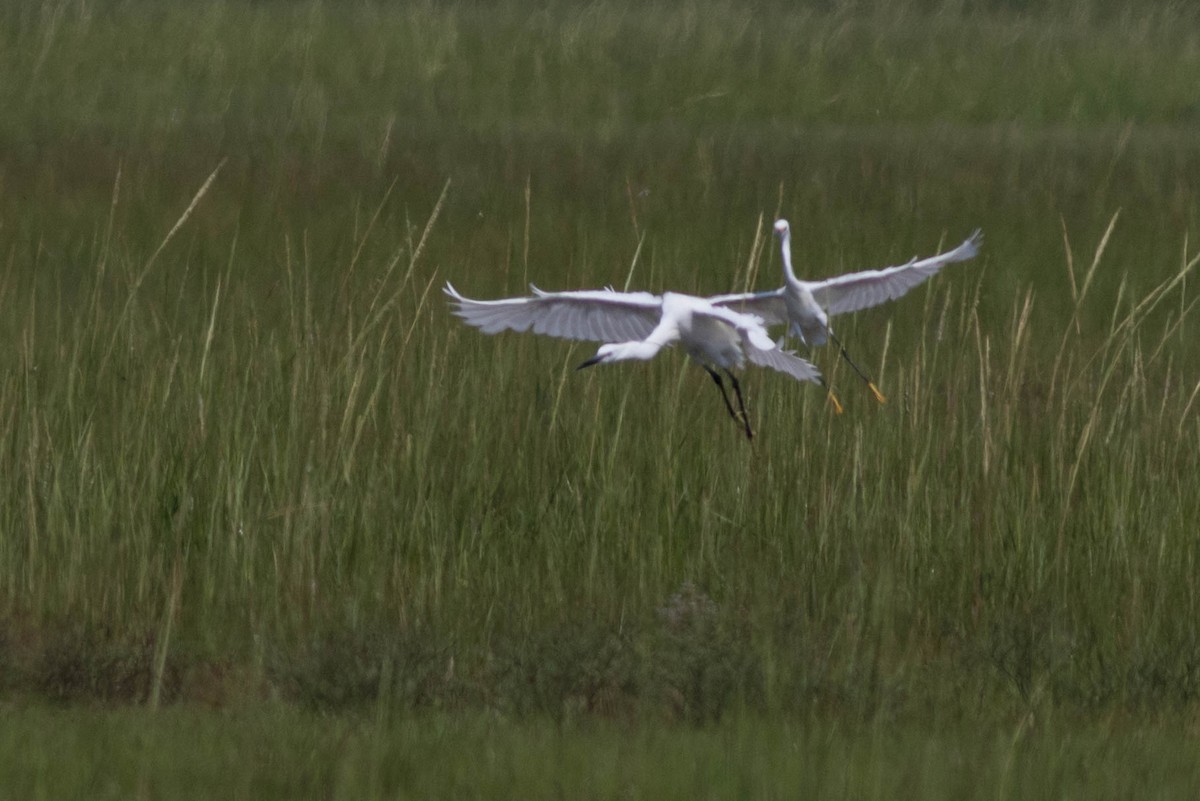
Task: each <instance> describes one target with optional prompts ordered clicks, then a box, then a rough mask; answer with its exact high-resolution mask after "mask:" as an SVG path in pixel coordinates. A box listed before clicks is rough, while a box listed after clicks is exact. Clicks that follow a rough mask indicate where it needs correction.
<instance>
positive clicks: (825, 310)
mask: <svg viewBox="0 0 1200 801" xmlns="http://www.w3.org/2000/svg"><path fill="white" fill-rule="evenodd" d="M775 233H776V234H777V235H778V236H779V247H780V250H781V253H782V256H783V277H784V285H783V286H781V287H780V288H779V289H774V290H771V291H769V292H747V293H741V294H734V295H717V296H716V297H712V298H709V302H711V303H712V304H713V305H715V306H718V307H725V308H730V309H734V310H736V311H740V312H743V313H746V314H752V315H755V316H757V317H759V318H761V319H762V320H763V322H764V323H765V324H766V325H776V324H783V323H786V324H787V326H788V331H789V333H792V334H795V335H796V336H798V337H799V338H800V340H801V341H802V342H804V344H805V345H808V346H810V347H811V346H816V345H823V344H825V341H826V340H827V339H828V338H833V340H834V342H835V343H836V344H837V346H838V348H839V349H840V350H841V353H842V356H843V357H844V358H845V359H846V361H847V362H848V363H849V364H850V366H851V367H853V368H854V370H855V372H857V373H858V374H859V375H860V376H861V377H862V379H863V380H864V381H866V382H867V385H868V386H869V387H870V388H871V391H872V392H874V393H875V397H876V398H878V399H879V401H880V403H882V402H883V401H884V397H883V395H882V393H880V392H879V390H878V388H876V387H875V384H874V382H873V381H871V379H870V378H868V377H867V375H866V374H865V373H863V371H862V370H860V369H859V368H858V366H857V365H856V364H855V363H854V362H853V361H851V359H850V355H849V354H848V353H847V352H846V349H845V348H844V347H843V346H842V343H841V342H839V341H838V339H837V337H836V336H834V334H833V329H832V328H831V327H830V325H829V318H830V317H832V316H833V315H835V314H843V313H846V312H853V311H859V310H860V309H868V308H871V307H872V306H878V305H879V304H881V303H886V302H887V301H889V300H895V299H896V298H899V297H901V296H903V295H904V294H905V293H907V292H908V291H909V290H911V289H912V288H913V287H915V286H917V285H919V284H921V283H922V282H924V281H925V280H927V279H928V278H930V277H931V276H933V275H936V274H937V272H938V271H939V270H941V269H942V268H943V267H945V266H946V265H947V264H952V263H954V262H959V261H966V260H968V259H973V258H975V256H976V254H978V253H979V245H980V242H982V240H983V233H982V232H981V231H978V230H976V231H975V233H973V234H971V236H970V237H969V238H968V239H967V240H966V241H964V242H963V243H962V244H961V245H959V246H958V247H956V248H954V250H951V251H948V252H946V253H942V254H940V255H937V256H933V257H931V258H928V259H921V260H919V261H918V260H917V259H913V260H912V261H910V262H909V263H908V264H902V265H899V266H896V267H886V268H884V269H882V270H863V271H862V272H855V273H847V274H846V275H839V276H835V277H833V278H826V279H823V280H821V281H803V280H801V279H800V278H798V277H796V273H795V270H794V269H793V268H792V233H791V228H790V226H789V225H788V222H787V220H778V221H776V223H775Z"/></svg>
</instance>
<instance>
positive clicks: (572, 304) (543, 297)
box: [442, 284, 662, 342]
mask: <svg viewBox="0 0 1200 801" xmlns="http://www.w3.org/2000/svg"><path fill="white" fill-rule="evenodd" d="M531 288H532V289H533V292H534V294H533V296H532V297H527V298H504V299H502V300H472V299H470V298H465V297H463V296H462V295H460V294H459V293H458V291H457V290H456V289H455V288H454V287H453V286H451V285H450V284H446V286H445V288H444V289H443V290H442V291H444V292H445V293H446V294H447V295H449V296H450V298H451V299H452V302H454V303H455V304H457V306H458V307H457V308H456V309H455V310H454V313H455V314H457V315H458V316H459V317H461V318H462V319H463V320H464V321H465V322H466V323H467V325H472V326H474V327H476V328H478V329H479V330H480V331H482V332H483V333H485V334H496V333H499V332H501V331H518V332H521V331H532V332H533V333H535V334H543V335H545V336H550V337H560V338H562V339H582V340H590V341H592V342H627V341H629V340H636V339H645V338H646V337H647V336H649V335H650V332H651V331H653V330H654V326H655V325H657V324H658V320H659V317H660V316H661V309H662V300H661V299H660V298H659V297H658V296H656V295H652V294H650V293H649V292H613V291H611V290H584V291H580V292H543V291H542V290H540V289H538V288H537V287H531Z"/></svg>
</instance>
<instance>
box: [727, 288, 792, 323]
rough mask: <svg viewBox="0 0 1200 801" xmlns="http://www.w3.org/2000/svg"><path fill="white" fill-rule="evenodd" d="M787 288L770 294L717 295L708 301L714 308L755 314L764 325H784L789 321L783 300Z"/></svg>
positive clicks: (772, 291) (774, 290) (775, 290)
mask: <svg viewBox="0 0 1200 801" xmlns="http://www.w3.org/2000/svg"><path fill="white" fill-rule="evenodd" d="M784 290H785V287H780V288H779V289H772V290H771V291H770V292H748V293H742V294H736V295H716V296H714V297H711V298H709V299H708V302H709V303H711V304H713V305H714V306H721V307H723V308H727V309H733V310H734V311H737V312H741V313H742V314H753V315H754V316H755V317H759V318H761V319H762V321H763V324H764V325H782V324H784V323H786V322H787V321H788V316H787V304H786V302H785V301H784V299H783V293H784Z"/></svg>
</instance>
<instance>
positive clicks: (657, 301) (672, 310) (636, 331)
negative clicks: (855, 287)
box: [444, 284, 841, 438]
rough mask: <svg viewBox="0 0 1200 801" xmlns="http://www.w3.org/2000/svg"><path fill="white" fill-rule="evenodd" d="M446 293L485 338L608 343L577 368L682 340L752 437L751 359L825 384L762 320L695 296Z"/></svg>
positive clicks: (649, 352) (642, 354) (648, 355)
mask: <svg viewBox="0 0 1200 801" xmlns="http://www.w3.org/2000/svg"><path fill="white" fill-rule="evenodd" d="M444 291H445V293H446V294H447V295H449V296H450V298H451V299H452V301H453V302H454V303H455V304H457V308H456V309H455V310H454V313H455V314H457V315H458V316H459V317H461V318H462V319H463V320H464V321H465V322H466V323H467V324H468V325H471V326H474V327H476V328H478V329H479V330H481V331H483V332H484V333H485V334H496V333H499V332H500V331H532V332H533V333H535V334H544V335H546V336H552V337H560V338H562V339H580V340H590V341H593V342H603V343H605V344H603V345H601V346H600V350H598V351H597V352H596V355H595V356H593V357H592V358H590V359H588V360H587V361H585V362H584V363H583V364H581V365H579V367H578V368H577V369H583V368H584V367H591V366H592V365H595V364H607V363H608V362H617V361H623V360H626V359H639V360H643V361H644V360H647V359H652V358H653V357H654V356H655V354H657V353H658V352H659V351H660V350H662V349H663V348H665V347H669V346H671V345H674V344H675V343H677V342H678V343H679V344H681V345H682V346H683V349H684V350H685V351H687V353H688V355H689V356H691V357H692V359H693V360H694V361H696V362H697V363H698V364H699V365H700V366H701V367H703V368H704V369H705V370H706V371H707V372H708V374H709V375H710V376H712V379H713V381H714V382H715V383H716V385H717V388H718V389H720V390H721V398H722V400H724V402H725V409H726V410H727V411H728V412H729V415H730V417H732V418H733V419H734V420H735V421H738V422H739V423H741V424H742V426H743V428H744V430H745V432H746V437H747V438H752V437H753V436H754V432H753V431H751V429H750V419H749V417H748V416H747V414H746V405H745V402H744V401H743V400H742V388H741V386H740V385H739V384H738V380H737V377H736V376H734V374H733V372H732V370H735V369H741V368H742V367H743V366H744V365H745V363H746V362H747V361H749V362H750V363H751V364H756V365H758V366H760V367H769V368H771V369H772V370H778V371H779V372H781V373H784V374H786V375H789V376H791V377H792V378H794V379H796V380H797V381H813V382H815V383H818V384H821V385H824V384H825V380H824V379H823V378H822V377H821V373H820V371H819V370H817V368H816V367H814V366H813V365H812V364H811V363H809V362H808V361H806V360H804V359H801V358H800V357H798V356H796V355H795V354H793V353H791V352H789V351H785V350H781V349H780V348H779V347H778V346H777V345H776V344H775V343H774V342H773V341H772V340H771V338H770V337H769V336H768V335H767V331H766V329H765V328H764V327H763V324H762V321H761V320H760V319H759V318H757V317H755V316H753V315H751V314H744V313H742V312H738V311H734V310H733V309H728V308H722V307H720V306H714V305H713V304H711V303H709V302H708V301H707V300H704V299H703V298H697V297H693V296H691V295H681V294H678V293H675V292H667V293H665V294H663V295H652V294H650V293H649V292H614V291H612V290H584V291H577V292H543V291H541V290H539V289H537V288H536V287H534V289H533V292H534V294H533V296H531V297H525V298H505V299H502V300H471V299H470V298H465V297H463V296H462V295H460V294H459V293H458V292H457V290H455V289H454V287H452V286H451V285H450V284H446V287H445V290H444ZM718 369H719V370H721V371H723V372H724V373H725V375H726V376H728V378H729V381H730V383H731V384H732V386H733V392H734V396H735V397H736V398H737V403H738V408H737V411H735V410H734V408H733V404H732V403H731V402H730V400H729V395H728V394H727V393H726V392H725V382H724V381H723V380H722V378H721V373H720V372H718ZM830 398H831V399H832V400H833V403H834V405H835V408H836V409H837V411H839V412H840V411H841V405H840V404H839V403H838V402H837V398H836V397H835V396H834V395H833V393H832V392H831V393H830Z"/></svg>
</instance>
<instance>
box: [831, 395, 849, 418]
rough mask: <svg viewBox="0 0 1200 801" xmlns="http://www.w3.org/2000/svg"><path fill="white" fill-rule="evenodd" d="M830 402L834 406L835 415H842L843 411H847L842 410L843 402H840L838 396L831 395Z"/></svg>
mask: <svg viewBox="0 0 1200 801" xmlns="http://www.w3.org/2000/svg"><path fill="white" fill-rule="evenodd" d="M829 402H830V403H832V404H833V413H834V414H841V413H842V412H843V411H845V410H844V409H843V408H842V402H841V401H839V400H838V397H837V395H834V394H833V392H830V393H829Z"/></svg>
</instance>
